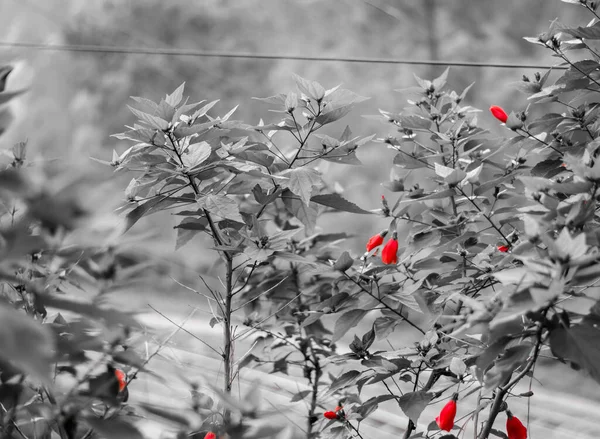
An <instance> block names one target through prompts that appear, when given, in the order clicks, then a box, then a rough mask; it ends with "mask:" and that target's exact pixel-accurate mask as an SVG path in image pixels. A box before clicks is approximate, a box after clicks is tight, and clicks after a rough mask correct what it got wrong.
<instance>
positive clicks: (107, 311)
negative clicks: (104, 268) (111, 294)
mask: <svg viewBox="0 0 600 439" xmlns="http://www.w3.org/2000/svg"><path fill="white" fill-rule="evenodd" d="M40 300H41V301H42V303H43V304H44V306H46V307H48V308H57V309H61V310H65V311H71V312H74V313H77V314H81V315H84V316H87V317H91V318H92V319H97V320H103V321H104V322H105V323H106V324H108V325H109V326H118V325H124V326H127V327H130V328H131V327H138V326H139V325H138V323H137V322H136V320H135V319H134V318H133V317H132V316H131V315H129V314H127V313H125V312H122V311H119V310H116V309H112V308H100V307H99V306H98V305H95V304H92V303H84V302H76V301H73V300H70V299H66V298H62V297H56V296H50V295H42V296H40Z"/></svg>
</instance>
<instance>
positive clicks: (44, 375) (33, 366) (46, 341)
mask: <svg viewBox="0 0 600 439" xmlns="http://www.w3.org/2000/svg"><path fill="white" fill-rule="evenodd" d="M54 345H55V340H54V337H53V335H52V333H51V331H50V330H49V327H48V326H42V325H41V324H39V323H38V322H36V321H34V320H33V319H31V318H30V317H29V316H28V315H27V314H25V313H23V312H19V311H16V310H14V309H12V308H10V307H8V306H5V305H0V357H1V358H3V359H4V360H6V361H11V362H12V363H13V364H14V365H15V366H17V367H18V368H19V369H21V370H23V371H24V372H26V373H28V374H31V375H33V376H35V377H36V378H37V379H41V380H43V381H45V382H47V381H49V379H50V364H51V363H52V357H53V355H54Z"/></svg>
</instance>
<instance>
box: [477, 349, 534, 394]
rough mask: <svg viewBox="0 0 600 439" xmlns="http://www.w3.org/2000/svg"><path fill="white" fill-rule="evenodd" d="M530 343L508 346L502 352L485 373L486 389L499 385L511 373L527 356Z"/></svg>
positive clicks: (529, 350)
mask: <svg viewBox="0 0 600 439" xmlns="http://www.w3.org/2000/svg"><path fill="white" fill-rule="evenodd" d="M530 352H531V345H527V344H524V345H519V346H512V347H510V348H508V349H507V350H506V351H505V352H504V354H503V355H502V356H501V357H500V358H499V359H497V360H496V362H495V363H494V366H492V368H491V369H490V370H488V371H487V372H486V373H485V376H484V382H485V388H486V389H493V388H495V387H496V386H501V385H503V384H504V382H505V381H506V380H507V379H508V378H509V377H510V376H511V375H512V373H513V372H514V371H515V369H517V368H518V367H519V366H521V364H523V362H524V361H525V360H527V357H528V356H529V353H530Z"/></svg>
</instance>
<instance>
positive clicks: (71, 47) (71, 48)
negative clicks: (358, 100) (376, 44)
mask: <svg viewBox="0 0 600 439" xmlns="http://www.w3.org/2000/svg"><path fill="white" fill-rule="evenodd" d="M0 47H6V48H23V49H34V50H51V51H63V52H64V51H66V52H87V53H113V54H127V55H167V56H189V57H197V58H206V57H214V58H240V59H242V58H243V59H256V60H293V61H316V62H342V63H363V64H398V65H429V66H448V67H475V68H496V69H527V70H528V69H538V70H548V69H555V70H566V69H567V68H568V66H564V65H538V64H517V63H509V62H505V63H486V62H472V61H449V60H417V59H402V58H395V59H394V58H391V59H390V58H372V57H343V56H310V55H288V54H278V53H250V52H220V51H201V50H188V49H176V48H145V47H129V46H101V45H92V44H43V43H29V42H18V41H0Z"/></svg>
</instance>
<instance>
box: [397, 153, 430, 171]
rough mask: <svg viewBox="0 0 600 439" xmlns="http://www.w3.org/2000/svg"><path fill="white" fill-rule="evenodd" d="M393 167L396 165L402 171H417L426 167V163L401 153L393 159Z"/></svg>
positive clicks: (423, 160)
mask: <svg viewBox="0 0 600 439" xmlns="http://www.w3.org/2000/svg"><path fill="white" fill-rule="evenodd" d="M394 165H398V166H400V167H401V168H404V169H419V168H427V167H428V163H427V161H426V160H425V159H419V158H416V157H413V156H411V155H410V154H408V153H406V152H403V151H401V152H399V153H398V154H396V156H395V157H394Z"/></svg>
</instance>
